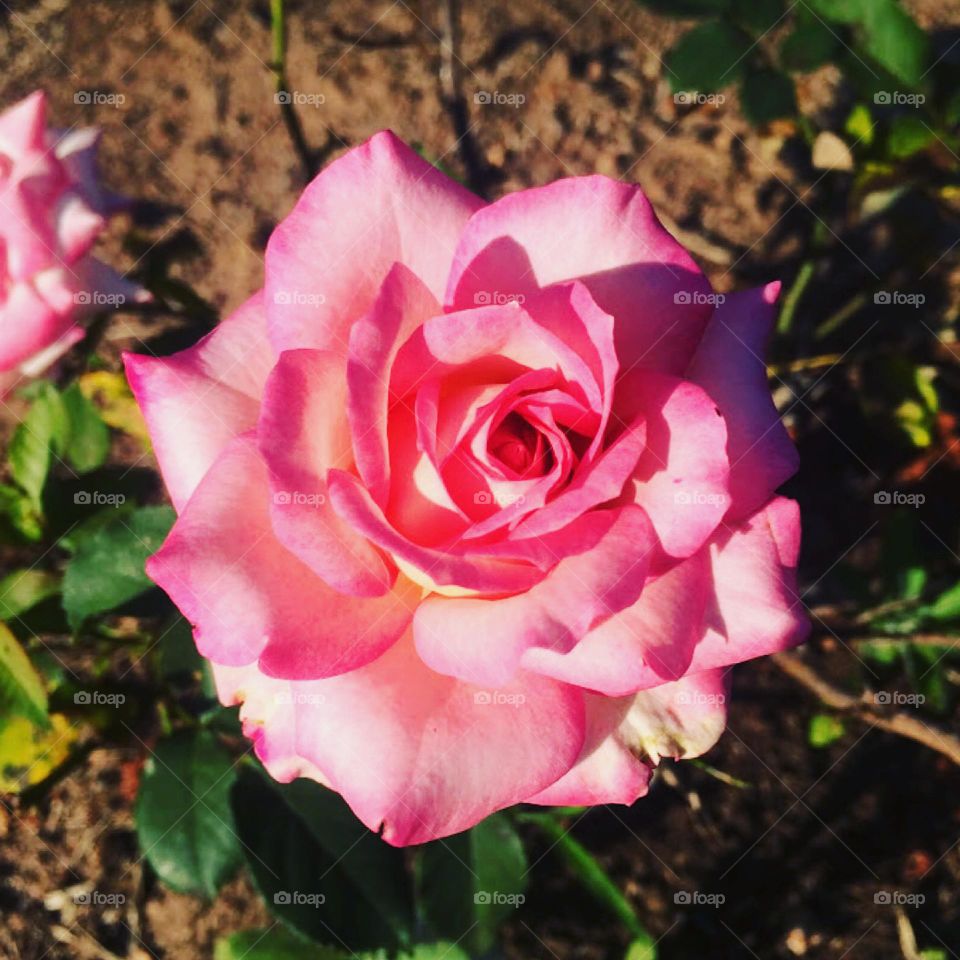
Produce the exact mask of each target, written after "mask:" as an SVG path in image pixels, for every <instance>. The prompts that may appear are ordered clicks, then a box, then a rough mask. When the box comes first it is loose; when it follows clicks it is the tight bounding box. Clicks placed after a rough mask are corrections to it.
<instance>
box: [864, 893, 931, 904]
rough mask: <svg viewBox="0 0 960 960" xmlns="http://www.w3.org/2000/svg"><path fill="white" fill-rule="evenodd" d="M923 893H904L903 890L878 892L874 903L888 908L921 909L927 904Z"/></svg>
mask: <svg viewBox="0 0 960 960" xmlns="http://www.w3.org/2000/svg"><path fill="white" fill-rule="evenodd" d="M926 899H927V898H926V896H925V895H924V894H922V893H904V892H903V891H902V890H878V891H877V892H876V893H875V894H874V895H873V902H874V903H876V904H877V905H879V906H886V907H919V906H922V905H923V904H924V903H925V902H926Z"/></svg>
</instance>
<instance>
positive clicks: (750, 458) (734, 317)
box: [687, 282, 800, 520]
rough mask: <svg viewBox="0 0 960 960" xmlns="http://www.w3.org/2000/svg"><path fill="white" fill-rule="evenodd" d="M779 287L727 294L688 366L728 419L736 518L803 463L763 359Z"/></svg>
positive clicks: (764, 498) (732, 512) (732, 515)
mask: <svg viewBox="0 0 960 960" xmlns="http://www.w3.org/2000/svg"><path fill="white" fill-rule="evenodd" d="M779 292H780V284H779V282H777V283H769V284H767V286H765V287H758V288H756V289H754V290H745V291H743V292H741V293H733V294H729V295H728V296H727V298H726V300H724V302H723V303H722V304H721V305H720V306H719V307H717V309H716V310H715V311H714V314H713V317H712V318H711V320H710V324H709V326H708V327H707V331H706V333H705V334H704V337H703V340H702V342H701V343H700V346H699V347H698V348H697V352H696V355H695V356H694V358H693V360H692V362H691V364H690V367H689V370H688V371H687V375H688V376H689V377H690V379H691V380H693V381H695V382H696V383H699V384H700V385H701V386H702V387H703V388H704V389H705V390H706V391H707V393H709V394H710V396H711V397H713V399H714V400H715V401H716V403H717V406H718V407H719V408H720V411H721V413H722V414H723V418H724V420H726V423H727V434H728V438H727V453H728V455H729V458H730V493H731V498H732V502H731V505H730V518H731V519H732V520H738V519H742V518H743V517H746V516H749V514H751V513H753V511H754V510H756V509H758V508H759V507H760V506H762V505H763V504H764V502H766V501H767V500H768V499H769V498H770V496H771V495H772V494H773V492H774V491H775V490H776V489H777V487H778V486H780V484H781V483H783V482H784V480H786V479H787V478H788V477H791V476H792V475H793V474H794V473H796V470H797V467H798V465H799V462H800V460H799V455H798V454H797V450H796V448H795V447H794V445H793V443H791V441H790V437H789V436H788V435H787V431H786V429H785V428H784V426H783V423H782V422H781V420H780V414H779V413H777V408H776V407H775V406H774V403H773V399H772V397H771V396H770V388H769V386H768V383H767V367H766V363H765V362H764V359H763V358H764V356H765V354H766V344H767V338H768V337H769V336H770V330H771V329H772V326H773V320H774V316H775V311H774V303H775V302H776V299H777V295H778V294H779Z"/></svg>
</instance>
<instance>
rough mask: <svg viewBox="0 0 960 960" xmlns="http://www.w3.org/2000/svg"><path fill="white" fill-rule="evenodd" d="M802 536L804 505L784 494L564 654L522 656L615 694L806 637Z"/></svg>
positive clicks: (526, 662)
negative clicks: (800, 579)
mask: <svg viewBox="0 0 960 960" xmlns="http://www.w3.org/2000/svg"><path fill="white" fill-rule="evenodd" d="M799 544H800V515H799V510H798V509H797V505H796V503H794V502H793V501H792V500H785V499H783V498H777V499H776V500H773V501H772V502H771V503H769V504H768V505H767V506H766V507H765V508H764V509H763V510H761V511H759V512H758V513H756V514H755V515H754V516H753V517H751V518H750V519H749V520H748V521H746V522H745V523H743V524H741V525H740V526H738V527H735V528H733V529H723V530H722V531H721V532H720V533H719V534H718V535H717V537H716V539H715V541H714V543H713V544H711V546H710V547H709V549H706V548H705V549H704V550H702V551H701V552H700V553H698V554H697V555H696V556H694V557H691V558H690V559H689V560H685V561H684V562H683V563H681V564H679V565H678V566H676V567H674V568H673V569H672V570H671V571H669V572H668V573H667V574H665V575H664V576H662V577H660V578H658V579H657V580H655V581H654V582H652V583H651V584H650V585H649V586H648V587H646V588H645V589H644V592H643V594H642V595H641V597H640V599H639V600H638V601H637V603H636V604H634V606H633V607H631V608H630V609H628V610H625V611H623V612H622V613H620V614H618V615H616V616H614V617H611V618H610V619H609V620H607V621H606V622H605V623H603V624H601V625H600V626H599V627H597V628H596V629H594V630H592V631H591V632H590V633H588V634H587V635H586V636H585V637H584V638H583V639H582V640H581V641H580V643H579V644H577V646H576V647H574V649H573V650H571V651H570V652H569V653H568V654H566V655H565V656H563V655H561V654H558V653H555V652H553V651H549V650H541V649H533V650H529V651H528V652H527V653H526V655H525V656H524V659H523V661H522V663H523V666H524V667H526V668H527V669H530V670H535V671H537V672H540V673H544V674H546V675H547V676H551V677H554V678H555V679H557V680H564V681H567V682H569V683H576V684H580V685H582V686H584V687H587V688H589V689H591V690H598V691H600V692H602V693H605V694H607V695H608V696H613V697H618V696H622V695H624V694H628V693H632V692H633V691H635V690H642V689H645V688H648V687H655V686H657V685H658V684H661V683H662V682H663V680H664V678H666V677H671V676H672V677H679V676H681V675H682V674H684V673H699V672H701V671H704V670H710V669H713V668H716V667H725V666H728V665H730V664H734V663H741V662H742V661H744V660H751V659H753V658H754V657H760V656H765V655H766V654H770V653H775V652H777V651H778V650H784V649H786V648H788V647H791V646H795V645H796V644H798V643H802V642H803V640H804V639H806V635H807V633H808V631H809V627H810V624H809V621H808V620H807V618H806V617H805V616H804V614H803V607H802V604H801V602H800V600H799V598H798V597H797V593H796V565H797V553H798V549H799ZM711 580H712V584H711Z"/></svg>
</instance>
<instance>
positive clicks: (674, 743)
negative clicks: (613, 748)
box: [620, 670, 728, 765]
mask: <svg viewBox="0 0 960 960" xmlns="http://www.w3.org/2000/svg"><path fill="white" fill-rule="evenodd" d="M724 673H725V671H723V670H707V671H705V672H704V673H697V674H691V675H690V676H687V677H684V678H683V679H682V680H677V681H676V682H675V683H664V684H661V685H660V686H659V687H652V688H651V689H650V690H644V691H642V692H641V693H638V694H637V695H636V696H635V697H634V698H633V702H632V704H631V705H630V709H629V710H628V711H627V714H626V716H625V717H624V718H623V723H622V724H621V727H620V736H621V737H623V739H624V740H625V741H626V742H627V743H628V744H629V745H630V748H631V749H632V750H633V751H635V752H636V753H638V754H640V755H641V756H645V757H648V758H649V760H650V762H651V763H653V764H654V765H656V764H657V763H659V762H660V760H661V758H662V757H673V758H674V759H675V760H685V759H687V758H689V757H699V756H700V755H701V754H702V753H706V752H707V751H708V750H709V749H710V748H711V747H712V746H713V745H714V744H715V743H716V742H717V740H719V739H720V734H722V733H723V728H724V727H725V726H726V723H727V689H728V684H727V682H726V678H725V676H724Z"/></svg>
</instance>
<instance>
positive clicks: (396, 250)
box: [266, 131, 483, 355]
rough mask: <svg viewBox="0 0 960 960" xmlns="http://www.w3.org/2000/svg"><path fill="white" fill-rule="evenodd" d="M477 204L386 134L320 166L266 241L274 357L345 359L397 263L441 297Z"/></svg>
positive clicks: (267, 298) (477, 201)
mask: <svg viewBox="0 0 960 960" xmlns="http://www.w3.org/2000/svg"><path fill="white" fill-rule="evenodd" d="M482 204H483V201H481V200H480V199H479V198H478V197H475V196H473V194H471V193H470V192H469V191H467V190H465V189H464V188H463V187H461V186H460V185H459V184H457V183H455V182H454V181H453V180H451V179H449V178H448V177H446V176H444V175H443V174H442V173H440V171H439V170H437V169H436V167H434V166H433V165H432V164H430V163H428V162H427V161H426V160H424V159H423V158H422V157H420V156H418V155H417V154H416V153H414V152H413V150H411V149H410V148H409V147H408V146H406V145H405V144H404V143H402V142H401V141H400V140H398V139H397V138H396V137H395V136H394V135H393V134H392V133H390V132H389V131H386V132H383V133H378V134H377V135H376V136H374V137H372V138H371V139H370V140H368V141H367V142H366V143H365V144H363V145H362V146H360V147H357V148H356V149H354V150H350V151H349V152H348V153H346V154H344V155H343V156H342V157H340V158H339V159H338V160H336V161H334V162H333V163H331V164H330V165H329V166H328V167H327V168H326V169H324V170H323V171H322V172H321V173H320V174H319V175H318V176H317V177H316V179H314V180H313V182H312V183H311V184H310V185H309V186H308V187H307V189H306V190H304V192H303V193H302V194H301V196H300V199H299V200H298V201H297V205H296V206H295V207H294V209H293V211H292V212H291V213H290V214H289V215H288V216H287V217H286V219H285V220H283V221H282V222H281V223H280V225H279V226H278V227H277V229H276V230H275V231H274V232H273V235H272V236H271V237H270V242H269V243H268V244H267V255H266V308H267V314H268V317H269V327H270V337H271V339H272V340H273V342H274V344H275V346H276V348H277V350H278V352H279V351H282V350H291V349H296V348H299V347H313V348H317V349H326V350H332V351H334V352H335V353H339V354H341V355H346V352H347V342H348V337H349V332H350V327H351V326H352V324H353V323H354V322H355V321H356V320H357V318H359V317H362V316H363V315H364V314H366V313H367V311H369V309H370V308H371V306H372V305H373V302H374V300H375V299H376V296H377V294H378V292H379V290H380V286H381V284H382V283H383V280H384V278H385V277H386V275H387V273H388V272H389V271H390V269H391V267H392V266H393V264H394V263H402V264H403V265H404V266H406V267H408V268H409V269H410V270H411V271H412V272H413V273H414V274H416V276H418V277H419V278H420V279H421V280H422V281H423V282H424V284H425V285H426V286H427V288H428V289H429V290H430V291H431V292H432V293H433V295H434V296H435V297H436V298H437V299H438V300H439V299H440V298H441V297H442V296H443V290H444V284H445V282H446V278H447V274H448V273H449V269H450V261H451V259H452V253H453V250H454V248H455V247H456V243H457V237H459V235H460V231H461V230H462V228H463V225H464V223H466V221H467V218H468V217H469V216H470V214H471V213H473V211H475V210H477V209H478V208H479V207H481V206H482Z"/></svg>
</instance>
